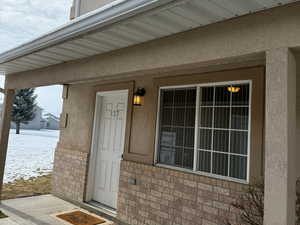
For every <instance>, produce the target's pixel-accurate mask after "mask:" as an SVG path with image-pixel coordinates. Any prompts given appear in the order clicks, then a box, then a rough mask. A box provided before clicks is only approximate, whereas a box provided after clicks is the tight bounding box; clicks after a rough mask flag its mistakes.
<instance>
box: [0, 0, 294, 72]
mask: <svg viewBox="0 0 300 225" xmlns="http://www.w3.org/2000/svg"><path fill="white" fill-rule="evenodd" d="M160 1H161V0H160ZM163 1H164V0H163ZM296 1H298V0H247V1H241V0H201V1H200V0H180V1H178V0H177V1H170V0H169V1H168V0H166V1H165V2H167V3H166V4H164V5H159V6H156V7H155V8H151V9H150V10H145V11H142V12H141V13H137V14H136V15H133V16H130V17H128V18H126V19H124V20H120V21H117V22H113V23H112V24H108V25H106V26H103V27H100V28H98V29H95V30H89V31H87V32H86V33H81V34H78V36H75V37H72V38H69V39H62V40H61V41H56V43H53V44H51V45H50V46H47V47H44V48H41V49H38V50H32V52H24V53H23V54H22V52H21V53H20V55H17V54H15V55H13V56H10V58H9V57H7V55H9V54H12V53H14V51H16V52H17V51H18V47H17V48H15V49H13V50H11V51H8V52H5V53H2V54H0V71H3V72H5V73H6V74H10V73H16V72H22V71H27V70H32V69H38V68H42V67H46V66H50V65H54V64H59V63H63V62H67V61H71V60H75V59H80V58H85V57H88V56H92V55H97V54H101V53H105V52H109V51H112V50H116V49H120V48H124V47H128V46H131V45H135V44H139V43H143V42H146V41H149V40H154V39H157V38H161V37H164V36H168V35H171V34H175V33H179V32H182V31H187V30H190V29H193V28H196V27H201V26H205V25H208V24H212V23H215V22H219V21H223V20H226V19H230V18H234V17H238V16H242V15H246V14H249V13H253V12H257V11H260V10H264V9H268V8H272V7H275V6H278V5H284V4H288V3H292V2H296ZM127 2H128V1H127ZM153 2H155V3H156V4H157V1H153ZM158 2H159V1H158ZM99 13H101V12H99ZM130 13H131V12H130ZM87 17H88V16H86V17H85V18H82V20H84V19H86V18H87ZM78 23H80V18H78ZM62 29H63V28H62ZM47 35H49V34H47ZM47 35H45V37H46V36H47ZM34 41H35V40H33V41H32V42H31V44H33V45H34ZM24 46H25V47H26V44H25V45H23V46H22V47H24Z"/></svg>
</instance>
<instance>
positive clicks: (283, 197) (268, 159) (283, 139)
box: [264, 48, 296, 225]
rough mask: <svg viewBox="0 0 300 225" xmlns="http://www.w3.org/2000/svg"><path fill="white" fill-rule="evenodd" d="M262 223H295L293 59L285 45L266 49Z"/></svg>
mask: <svg viewBox="0 0 300 225" xmlns="http://www.w3.org/2000/svg"><path fill="white" fill-rule="evenodd" d="M265 118H266V119H265V120H266V126H265V200H264V210H265V215H264V225H294V224H295V220H296V219H295V218H296V217H295V201H296V60H295V58H294V55H293V53H292V52H291V51H290V50H289V49H288V48H280V49H273V50H269V51H267V52H266V116H265Z"/></svg>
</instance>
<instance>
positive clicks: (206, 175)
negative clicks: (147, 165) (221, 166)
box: [154, 163, 249, 184]
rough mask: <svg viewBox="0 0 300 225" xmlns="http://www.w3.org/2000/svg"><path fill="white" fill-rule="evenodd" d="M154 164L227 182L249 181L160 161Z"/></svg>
mask: <svg viewBox="0 0 300 225" xmlns="http://www.w3.org/2000/svg"><path fill="white" fill-rule="evenodd" d="M154 166H156V167H161V168H165V169H170V170H177V171H181V172H185V173H191V174H195V175H199V176H205V177H209V178H214V179H219V180H224V181H229V182H235V183H239V184H249V182H248V181H246V180H240V179H235V178H230V177H224V176H220V175H215V174H209V173H205V172H200V171H193V170H189V169H184V168H180V167H175V166H170V165H165V164H160V163H156V164H155V165H154Z"/></svg>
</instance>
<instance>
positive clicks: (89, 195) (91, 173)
mask: <svg viewBox="0 0 300 225" xmlns="http://www.w3.org/2000/svg"><path fill="white" fill-rule="evenodd" d="M119 94H126V95H127V96H128V94H129V91H128V90H117V91H103V92H97V93H96V102H95V111H94V120H93V121H94V122H93V133H92V143H91V151H90V156H89V165H88V176H87V186H86V196H85V201H86V202H90V201H92V199H93V193H94V182H95V179H94V177H95V164H96V161H95V160H96V155H97V149H98V138H99V134H98V133H97V132H98V131H99V125H100V123H99V120H100V113H101V103H102V102H101V97H103V96H109V95H119ZM127 112H128V102H127V107H126V110H125V118H126V119H125V120H124V123H125V126H124V128H125V130H126V123H127ZM125 136H126V135H125ZM124 142H125V138H124Z"/></svg>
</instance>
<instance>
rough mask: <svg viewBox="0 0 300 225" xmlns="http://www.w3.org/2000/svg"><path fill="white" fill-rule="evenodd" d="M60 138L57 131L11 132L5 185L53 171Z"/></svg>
mask: <svg viewBox="0 0 300 225" xmlns="http://www.w3.org/2000/svg"><path fill="white" fill-rule="evenodd" d="M58 136H59V131H57V130H40V131H38V130H21V134H19V135H17V134H15V130H13V129H12V130H10V134H9V142H8V151H7V159H6V166H5V172H4V183H7V182H10V181H13V180H15V179H17V178H24V179H28V178H30V177H33V176H39V175H44V174H47V173H49V172H50V171H52V168H53V159H54V151H55V147H56V144H57V142H58Z"/></svg>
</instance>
